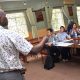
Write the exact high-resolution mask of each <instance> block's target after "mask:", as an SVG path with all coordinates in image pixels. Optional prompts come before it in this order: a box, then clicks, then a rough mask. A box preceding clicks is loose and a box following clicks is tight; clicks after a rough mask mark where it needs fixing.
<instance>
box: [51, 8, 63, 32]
mask: <svg viewBox="0 0 80 80" xmlns="http://www.w3.org/2000/svg"><path fill="white" fill-rule="evenodd" d="M51 24H52V27H53V29H54V31H58V30H59V29H60V26H64V20H63V15H62V11H61V9H53V10H52V21H51Z"/></svg>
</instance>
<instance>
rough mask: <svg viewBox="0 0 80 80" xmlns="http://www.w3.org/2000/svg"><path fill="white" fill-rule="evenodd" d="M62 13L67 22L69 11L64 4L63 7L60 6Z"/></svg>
mask: <svg viewBox="0 0 80 80" xmlns="http://www.w3.org/2000/svg"><path fill="white" fill-rule="evenodd" d="M62 13H63V14H64V15H65V17H66V18H67V20H68V23H69V22H70V20H71V19H70V16H69V13H68V9H67V6H66V5H64V7H62Z"/></svg>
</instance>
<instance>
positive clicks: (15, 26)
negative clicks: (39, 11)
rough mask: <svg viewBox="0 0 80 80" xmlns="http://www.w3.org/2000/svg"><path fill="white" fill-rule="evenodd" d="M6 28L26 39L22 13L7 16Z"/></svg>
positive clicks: (26, 30) (25, 24)
mask: <svg viewBox="0 0 80 80" xmlns="http://www.w3.org/2000/svg"><path fill="white" fill-rule="evenodd" d="M7 18H8V22H9V23H8V28H9V29H10V30H12V31H15V32H17V33H19V34H20V35H22V36H23V37H24V38H26V37H28V36H29V34H28V29H27V23H26V19H25V16H24V13H23V12H19V13H10V14H7Z"/></svg>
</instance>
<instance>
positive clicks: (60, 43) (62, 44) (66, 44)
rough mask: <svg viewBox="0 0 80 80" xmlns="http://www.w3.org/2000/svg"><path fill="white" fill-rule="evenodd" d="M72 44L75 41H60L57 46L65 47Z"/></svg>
mask: <svg viewBox="0 0 80 80" xmlns="http://www.w3.org/2000/svg"><path fill="white" fill-rule="evenodd" d="M72 44H73V43H64V42H58V43H56V45H55V46H64V47H66V46H70V45H72Z"/></svg>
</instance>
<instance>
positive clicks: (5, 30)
mask: <svg viewBox="0 0 80 80" xmlns="http://www.w3.org/2000/svg"><path fill="white" fill-rule="evenodd" d="M2 32H3V33H5V34H6V35H15V36H20V37H22V36H21V35H20V34H18V33H17V32H14V31H11V30H8V29H3V30H2ZM15 36H14V37H15Z"/></svg>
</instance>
